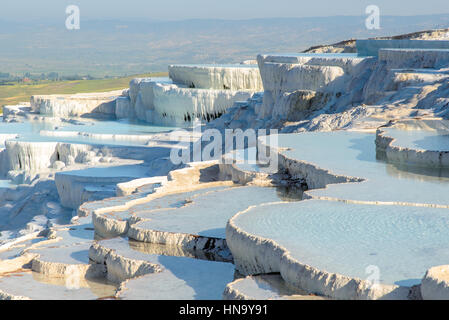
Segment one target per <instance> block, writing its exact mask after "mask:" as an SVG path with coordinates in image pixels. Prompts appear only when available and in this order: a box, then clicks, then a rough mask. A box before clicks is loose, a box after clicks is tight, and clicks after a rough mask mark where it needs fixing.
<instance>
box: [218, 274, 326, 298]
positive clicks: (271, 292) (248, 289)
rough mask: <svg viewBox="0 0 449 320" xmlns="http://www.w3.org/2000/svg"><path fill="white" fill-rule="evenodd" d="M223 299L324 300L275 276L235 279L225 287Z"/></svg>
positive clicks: (266, 275)
mask: <svg viewBox="0 0 449 320" xmlns="http://www.w3.org/2000/svg"><path fill="white" fill-rule="evenodd" d="M223 298H224V299H229V300H324V299H325V298H324V297H320V296H317V295H310V294H307V293H306V292H304V291H301V290H299V289H294V288H292V287H290V286H289V285H288V284H286V283H285V281H284V279H282V277H281V276H280V275H277V274H265V275H259V276H250V277H245V278H241V279H237V280H235V281H233V282H231V283H229V284H228V285H227V286H226V289H225V291H224V293H223Z"/></svg>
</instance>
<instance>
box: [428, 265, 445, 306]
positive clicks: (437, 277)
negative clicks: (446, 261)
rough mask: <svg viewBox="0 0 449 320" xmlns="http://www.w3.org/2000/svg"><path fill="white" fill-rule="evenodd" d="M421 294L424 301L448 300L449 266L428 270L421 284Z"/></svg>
mask: <svg viewBox="0 0 449 320" xmlns="http://www.w3.org/2000/svg"><path fill="white" fill-rule="evenodd" d="M421 294H422V297H423V299H424V300H448V299H449V266H447V265H445V266H438V267H433V268H430V269H429V270H427V272H426V274H425V276H424V278H423V280H422V283H421Z"/></svg>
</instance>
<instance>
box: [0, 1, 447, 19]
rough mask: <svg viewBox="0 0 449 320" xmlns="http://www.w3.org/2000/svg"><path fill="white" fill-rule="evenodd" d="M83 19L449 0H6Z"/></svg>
mask: <svg viewBox="0 0 449 320" xmlns="http://www.w3.org/2000/svg"><path fill="white" fill-rule="evenodd" d="M70 4H75V5H78V6H79V7H80V11H81V18H82V19H89V20H91V19H120V18H126V19H128V18H133V17H134V18H139V19H141V18H147V19H160V20H182V19H192V18H201V19H206V18H214V19H249V18H268V17H316V16H334V15H363V14H364V11H365V8H366V6H367V5H370V4H375V5H377V6H379V7H380V10H381V14H384V15H419V14H438V13H449V0H425V1H423V0H408V1H405V0H368V1H366V0H338V1H336V0H309V1H302V0H159V1H155V0H14V1H2V4H1V10H0V19H5V20H28V19H33V20H34V19H47V20H60V19H65V8H66V6H67V5H70Z"/></svg>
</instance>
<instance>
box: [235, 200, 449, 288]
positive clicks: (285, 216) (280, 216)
mask: <svg viewBox="0 0 449 320" xmlns="http://www.w3.org/2000/svg"><path fill="white" fill-rule="evenodd" d="M448 213H449V210H448V209H435V208H420V207H408V206H385V205H383V206H382V205H360V204H346V203H343V202H334V201H320V200H306V201H301V202H290V203H284V204H276V205H267V206H259V207H256V208H253V209H251V210H250V211H248V212H247V213H245V214H241V215H239V216H238V217H236V218H235V219H234V222H235V223H236V225H237V226H238V227H240V228H242V229H243V230H245V231H246V232H249V233H251V234H253V235H257V236H260V237H264V238H269V239H273V240H274V241H276V242H277V243H278V244H280V245H281V246H283V247H284V248H286V249H287V250H288V251H290V252H291V254H292V256H293V257H294V258H295V259H297V260H298V261H300V262H301V263H304V264H308V265H311V266H314V267H316V268H318V269H320V270H325V271H328V272H334V273H340V274H343V275H346V276H350V277H357V278H360V279H367V278H368V276H369V275H370V272H369V270H370V269H367V267H369V266H376V267H377V268H378V269H379V271H380V282H381V283H385V284H400V285H404V286H410V285H414V284H418V283H419V282H420V281H421V279H422V277H423V276H424V274H425V272H426V270H427V269H428V268H430V267H432V266H436V265H442V264H447V262H448V261H449V233H448V232H447V230H449V214H448Z"/></svg>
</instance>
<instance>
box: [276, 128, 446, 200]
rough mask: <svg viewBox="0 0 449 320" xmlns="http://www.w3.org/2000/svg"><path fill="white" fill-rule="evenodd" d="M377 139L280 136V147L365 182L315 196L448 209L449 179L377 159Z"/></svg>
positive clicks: (350, 134)
mask: <svg viewBox="0 0 449 320" xmlns="http://www.w3.org/2000/svg"><path fill="white" fill-rule="evenodd" d="M374 141H375V135H374V134H370V133H359V132H347V131H339V132H313V133H299V134H282V135H279V147H284V148H290V149H289V150H288V151H284V152H283V153H284V154H285V155H287V156H288V157H289V158H293V159H298V160H302V161H306V162H308V163H312V164H314V165H315V166H317V167H319V168H321V169H325V170H329V171H330V172H331V173H333V174H337V175H344V176H350V177H358V178H362V179H365V181H364V182H355V183H344V184H331V185H328V186H327V188H326V189H317V190H311V191H308V193H309V194H312V195H314V196H324V197H332V198H338V199H345V200H359V201H385V202H396V203H397V202H409V203H424V204H430V205H433V204H438V205H445V206H448V205H449V198H448V197H446V196H443V195H445V194H447V190H448V189H449V178H447V177H448V175H447V174H444V172H441V175H440V176H431V175H426V173H427V172H426V170H419V168H416V169H415V170H414V171H413V172H412V171H403V170H401V169H399V168H398V167H397V166H395V165H392V164H388V163H385V162H384V161H381V160H377V159H376V147H375V143H374Z"/></svg>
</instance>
